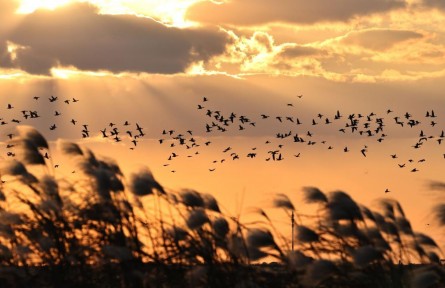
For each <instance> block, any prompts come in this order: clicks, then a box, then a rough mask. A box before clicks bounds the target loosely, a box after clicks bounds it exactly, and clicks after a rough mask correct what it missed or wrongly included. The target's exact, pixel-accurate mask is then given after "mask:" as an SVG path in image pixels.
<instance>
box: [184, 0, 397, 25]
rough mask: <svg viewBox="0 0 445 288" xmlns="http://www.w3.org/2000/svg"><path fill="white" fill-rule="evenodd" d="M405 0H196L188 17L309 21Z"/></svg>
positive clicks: (216, 20)
mask: <svg viewBox="0 0 445 288" xmlns="http://www.w3.org/2000/svg"><path fill="white" fill-rule="evenodd" d="M405 5H406V2H405V1H404V0H373V1H369V0H330V1H325V0H312V1H304V0H280V1H270V0H233V1H230V2H226V3H223V4H217V3H214V2H211V1H205V2H198V3H197V4H195V5H193V6H191V8H189V10H188V11H187V14H186V17H187V18H188V19H189V20H192V21H197V22H204V23H215V24H235V25H258V24H264V23H270V22H290V23H303V24H311V23H316V22H326V21H348V20H350V19H352V18H354V17H356V16H363V15H370V14H374V13H381V12H386V11H390V10H394V9H398V8H403V7H405Z"/></svg>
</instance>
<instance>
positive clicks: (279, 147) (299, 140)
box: [159, 95, 445, 193]
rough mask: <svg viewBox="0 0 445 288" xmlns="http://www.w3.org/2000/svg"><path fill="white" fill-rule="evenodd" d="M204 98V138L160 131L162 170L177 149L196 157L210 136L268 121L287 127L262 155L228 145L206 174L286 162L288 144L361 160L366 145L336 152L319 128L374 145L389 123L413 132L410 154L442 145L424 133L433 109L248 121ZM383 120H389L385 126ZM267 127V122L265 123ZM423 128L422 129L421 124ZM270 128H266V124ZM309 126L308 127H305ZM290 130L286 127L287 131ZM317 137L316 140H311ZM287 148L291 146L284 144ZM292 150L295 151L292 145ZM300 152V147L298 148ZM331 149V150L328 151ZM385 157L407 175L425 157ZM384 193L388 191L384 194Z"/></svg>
mask: <svg viewBox="0 0 445 288" xmlns="http://www.w3.org/2000/svg"><path fill="white" fill-rule="evenodd" d="M302 97H303V95H297V98H296V99H301V98H302ZM210 102H211V101H209V99H208V98H207V97H203V99H202V102H201V103H199V104H197V109H198V111H201V112H202V113H203V115H204V116H205V117H206V119H207V121H205V124H204V128H205V130H204V131H205V133H207V134H208V135H209V137H206V138H204V137H194V134H193V131H192V130H187V131H185V132H182V133H181V132H179V133H178V132H176V131H175V130H174V129H165V130H163V131H162V135H161V138H159V144H161V145H169V146H170V148H171V149H172V151H171V152H170V153H169V155H168V157H167V159H166V160H167V162H166V163H165V164H164V166H166V167H167V166H170V164H171V163H172V161H173V160H176V159H178V158H179V156H180V155H183V154H184V153H180V152H179V150H178V148H177V147H184V148H185V150H186V151H187V152H186V153H185V154H186V157H196V156H198V155H200V148H199V147H201V146H209V145H212V141H211V140H209V139H211V136H214V135H215V134H217V135H221V134H223V133H226V132H228V131H232V132H233V131H237V132H238V133H239V134H241V133H243V132H245V131H248V130H250V129H261V128H258V127H260V126H261V125H262V124H263V122H264V121H274V122H275V123H272V124H273V125H274V127H276V126H278V125H280V126H282V127H283V126H285V127H287V129H288V130H285V131H284V132H275V135H274V137H273V138H272V137H271V138H270V139H267V140H266V141H265V143H264V144H265V145H267V146H266V147H268V148H266V149H265V150H263V151H260V149H259V147H258V145H256V146H254V147H251V150H250V151H245V152H240V151H237V150H236V149H235V148H234V147H233V146H231V145H229V146H227V147H226V148H223V149H221V154H222V155H223V156H222V158H221V159H216V160H213V161H212V163H211V164H210V165H211V166H210V167H209V168H208V170H209V171H210V172H213V171H215V170H216V167H217V165H218V164H222V163H225V162H227V161H230V160H231V161H235V160H238V159H240V157H246V158H250V159H253V158H258V157H262V158H263V159H264V160H265V161H283V160H284V159H286V158H287V157H288V155H287V154H285V153H286V152H285V148H284V147H285V146H290V145H297V144H298V145H306V146H309V147H311V146H315V145H318V146H319V145H323V147H324V149H327V150H337V151H341V152H342V153H348V152H352V153H354V152H357V153H360V155H361V156H363V157H367V156H368V152H369V150H370V144H369V145H363V146H362V147H360V148H359V149H358V150H357V151H355V150H353V149H354V148H353V147H352V146H351V147H350V146H348V145H344V146H342V147H340V148H339V147H336V146H334V144H331V143H329V142H328V141H327V140H326V139H323V138H322V137H323V135H325V133H319V134H317V127H320V126H323V127H327V129H331V132H334V133H337V138H341V137H342V136H344V135H346V134H349V135H351V136H352V137H353V136H357V137H362V138H364V139H366V141H370V140H373V141H375V142H376V143H382V142H384V141H385V140H386V139H387V137H388V133H389V132H387V126H389V125H390V124H393V125H395V126H396V128H397V127H400V128H410V129H412V131H417V132H415V133H418V134H417V136H414V137H413V138H414V139H415V141H414V142H413V143H412V147H411V148H412V149H420V148H422V147H424V146H425V144H426V143H431V142H435V143H436V144H437V145H441V144H442V142H443V141H445V132H444V130H440V131H434V132H431V131H429V130H431V129H430V128H431V127H432V128H434V130H437V127H441V126H440V123H439V121H438V120H437V119H438V116H437V115H436V113H435V111H434V110H428V111H426V112H425V114H424V116H423V117H417V118H416V117H414V116H413V115H412V114H411V113H409V112H406V113H404V114H401V115H396V113H395V112H394V111H393V110H391V109H387V110H386V111H385V112H384V113H383V114H384V115H383V116H381V115H378V114H376V113H373V112H371V113H369V114H366V115H365V114H360V113H353V114H348V115H343V114H342V113H341V111H340V110H337V111H336V112H335V113H334V114H333V115H331V116H328V115H323V114H320V113H319V114H317V115H315V117H313V118H312V119H310V120H307V119H305V120H302V119H300V118H299V117H296V116H292V114H295V113H289V115H268V114H260V115H258V116H257V117H248V116H246V115H237V114H236V113H234V112H226V113H224V112H223V111H221V110H218V109H214V108H212V107H211V105H210ZM286 106H288V107H290V108H292V107H294V103H287V104H286ZM388 120H389V121H388ZM269 124H270V123H269ZM425 124H426V125H427V126H428V128H427V127H425V126H424V125H425ZM269 126H270V125H269ZM308 126H309V127H312V128H310V129H309V128H308ZM289 127H290V128H289ZM332 129H335V130H334V131H332ZM426 131H429V132H426ZM317 136H318V137H317ZM290 143H293V144H290ZM292 147H295V146H292ZM300 147H301V146H300ZM334 148H335V149H334ZM296 151H297V152H298V151H303V149H292V152H291V154H292V155H293V156H292V155H291V157H292V158H293V157H297V158H298V157H300V156H301V154H302V153H303V152H298V153H296ZM388 157H390V158H391V159H396V160H395V162H396V163H397V165H398V167H399V168H405V169H406V170H407V171H410V172H412V173H415V172H418V171H419V166H418V165H420V164H421V163H423V162H426V161H427V160H426V158H419V159H413V158H408V159H405V160H400V159H401V158H399V155H398V154H397V153H392V154H389V155H388ZM443 158H444V159H445V153H443ZM171 172H173V173H174V172H176V170H171ZM385 192H386V193H388V192H390V191H389V189H386V191H385Z"/></svg>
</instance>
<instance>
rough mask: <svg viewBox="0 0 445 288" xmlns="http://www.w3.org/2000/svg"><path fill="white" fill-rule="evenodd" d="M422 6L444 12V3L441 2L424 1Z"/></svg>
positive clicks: (436, 0) (435, 0)
mask: <svg viewBox="0 0 445 288" xmlns="http://www.w3.org/2000/svg"><path fill="white" fill-rule="evenodd" d="M423 4H424V5H425V6H430V7H434V8H439V9H444V10H445V2H444V1H443V0H424V1H423Z"/></svg>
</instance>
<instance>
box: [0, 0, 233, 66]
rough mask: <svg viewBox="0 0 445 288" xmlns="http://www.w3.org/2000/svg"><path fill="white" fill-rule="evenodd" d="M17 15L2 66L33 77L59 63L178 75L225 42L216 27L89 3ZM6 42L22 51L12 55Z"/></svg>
mask: <svg viewBox="0 0 445 288" xmlns="http://www.w3.org/2000/svg"><path fill="white" fill-rule="evenodd" d="M14 10H15V6H14V5H13V4H11V2H7V1H1V2H0V11H2V12H0V16H4V17H6V16H9V18H11V17H13V16H11V15H12V11H14ZM15 17H21V19H20V21H17V23H18V24H17V25H15V26H14V28H13V29H8V31H3V32H2V30H0V66H1V67H3V68H19V69H22V70H25V71H27V72H29V73H32V74H48V73H49V71H50V69H51V68H52V67H56V66H59V65H61V66H74V67H76V68H78V69H80V70H92V71H97V70H109V71H112V72H116V73H117V72H124V71H129V72H148V73H162V74H170V73H179V72H183V71H184V70H185V69H186V68H187V67H189V65H190V64H192V63H194V62H197V61H206V60H208V59H209V58H211V57H212V56H214V55H217V54H220V53H222V52H223V51H224V49H225V46H226V44H227V43H228V41H229V40H228V37H227V36H226V34H225V33H223V32H221V31H219V30H218V29H216V28H193V29H192V28H187V29H180V28H174V27H167V26H165V25H163V24H160V23H158V22H156V21H154V20H152V19H149V18H141V17H136V16H131V15H101V14H98V11H97V9H96V7H94V6H91V5H88V4H73V5H69V6H66V7H62V8H59V9H56V10H54V11H48V10H38V11H36V12H34V13H32V14H29V15H26V16H15ZM4 19H5V18H4ZM7 41H9V42H12V43H14V44H17V45H19V46H21V47H24V48H20V49H18V50H16V51H15V57H13V56H12V55H11V54H10V53H8V51H7Z"/></svg>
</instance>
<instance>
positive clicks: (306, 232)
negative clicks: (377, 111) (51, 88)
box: [0, 127, 445, 287]
mask: <svg viewBox="0 0 445 288" xmlns="http://www.w3.org/2000/svg"><path fill="white" fill-rule="evenodd" d="M16 134H17V136H16V137H15V138H13V139H11V140H10V141H11V143H10V144H12V145H14V147H15V149H16V155H17V157H16V159H13V160H9V161H4V162H3V163H2V167H1V178H2V180H3V181H2V184H1V187H0V220H1V221H0V286H2V287H3V286H4V287H80V286H82V287H443V286H441V285H443V284H441V283H445V270H444V268H443V266H441V264H440V259H441V258H443V253H442V251H441V250H440V248H439V245H437V243H436V242H435V241H434V240H433V239H432V238H430V237H429V236H427V235H425V234H422V233H418V232H415V231H414V230H413V228H412V227H411V224H410V221H409V220H408V218H407V217H406V214H405V212H404V211H403V209H402V207H401V205H400V204H399V203H398V202H397V201H395V200H390V199H383V200H381V201H380V202H379V203H380V209H379V210H377V209H374V210H373V209H370V208H368V207H366V206H364V205H361V204H359V203H357V202H355V201H354V199H352V198H351V197H350V196H349V195H348V194H347V193H345V192H343V191H334V192H331V193H324V192H322V191H321V190H319V189H318V188H315V187H305V188H303V191H302V193H303V195H304V199H305V202H306V203H307V204H308V205H313V206H314V210H313V211H315V213H314V214H313V215H306V214H302V213H299V212H298V211H297V210H296V209H295V207H296V205H295V204H294V203H292V201H291V200H290V198H289V197H288V196H287V195H284V194H278V195H276V196H275V198H274V199H273V200H272V203H273V206H274V207H275V208H276V209H281V210H283V211H284V213H285V217H289V218H288V219H290V215H291V214H293V215H295V219H296V224H295V225H296V227H295V231H296V233H295V235H293V236H291V237H294V239H291V237H288V236H286V235H287V234H286V233H283V232H282V230H283V229H281V228H280V227H278V226H277V224H276V223H274V221H272V220H271V217H269V215H268V212H266V211H265V210H262V209H258V212H259V215H258V221H254V222H251V223H242V222H241V221H240V220H239V218H238V217H232V216H230V215H228V214H227V213H224V212H222V210H221V209H220V205H219V204H218V201H217V200H216V199H215V198H214V197H213V196H212V195H210V194H204V193H200V192H198V191H195V190H192V189H185V190H181V191H174V190H171V189H168V188H166V187H164V186H163V185H161V184H160V183H159V182H158V181H157V180H156V179H155V177H154V176H153V174H152V173H151V172H150V170H149V169H148V168H144V169H141V170H140V171H136V172H134V173H133V174H131V175H130V176H129V177H125V176H124V174H123V173H122V171H121V169H120V168H119V166H118V164H117V163H116V162H115V161H113V160H112V159H107V158H101V157H97V156H96V155H95V154H94V153H93V152H92V151H90V150H88V149H85V148H83V147H80V146H79V145H77V144H76V143H69V142H64V141H60V142H59V145H58V146H59V149H60V150H61V151H62V152H63V153H64V154H65V155H67V156H68V157H70V158H71V159H73V161H74V162H75V163H76V165H77V168H76V173H75V174H73V175H72V177H63V178H56V176H55V175H56V174H55V173H54V169H53V167H54V164H53V163H52V156H51V151H50V148H49V145H48V142H47V141H46V140H45V138H44V137H43V136H42V135H41V134H40V133H39V132H38V131H36V130H35V129H34V128H32V127H18V132H17V133H16ZM299 205H301V203H299ZM444 211H445V209H444V208H443V206H438V208H437V211H436V212H437V216H438V218H439V220H440V221H441V224H442V225H445V217H444V215H445V213H444ZM292 240H294V241H295V243H296V245H295V249H292V248H291V247H292V246H291V244H290V243H291V242H292ZM263 261H267V262H269V264H260V263H261V262H263ZM409 263H417V264H418V265H408V264H409Z"/></svg>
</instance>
